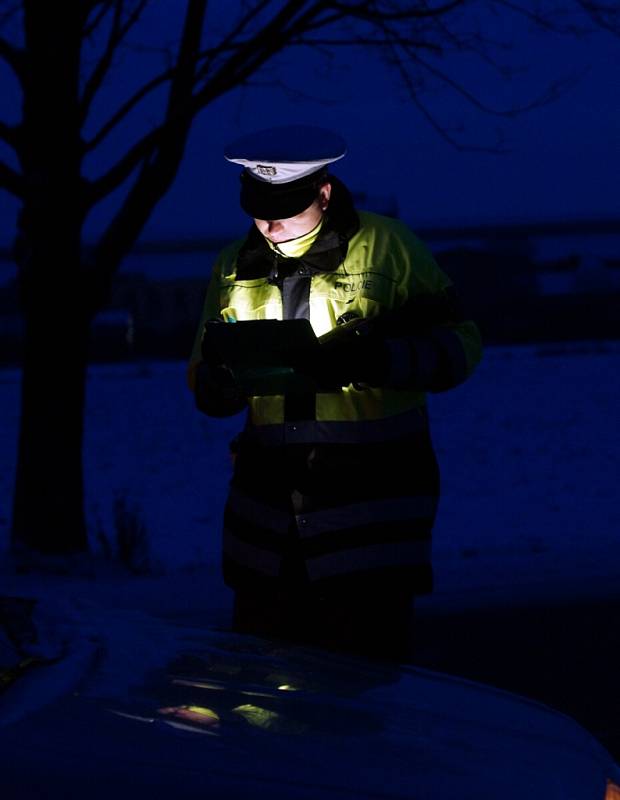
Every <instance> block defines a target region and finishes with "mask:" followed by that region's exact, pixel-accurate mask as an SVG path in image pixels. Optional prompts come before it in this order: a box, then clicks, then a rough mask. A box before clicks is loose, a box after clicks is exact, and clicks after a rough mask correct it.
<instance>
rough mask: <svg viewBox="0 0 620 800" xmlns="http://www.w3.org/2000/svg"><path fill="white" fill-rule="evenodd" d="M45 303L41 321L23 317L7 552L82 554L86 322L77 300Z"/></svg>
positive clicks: (84, 534)
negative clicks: (20, 549)
mask: <svg viewBox="0 0 620 800" xmlns="http://www.w3.org/2000/svg"><path fill="white" fill-rule="evenodd" d="M47 300H48V303H47V310H46V311H45V312H44V313H35V314H33V313H30V314H27V316H26V330H25V339H24V352H23V373H22V398H21V424H20V433H19V445H18V460H17V473H16V481H15V495H14V507H13V524H12V539H13V541H12V544H13V548H14V549H15V548H16V546H19V544H21V545H26V546H27V547H29V548H32V549H34V550H37V551H40V552H43V553H70V552H76V551H83V550H85V549H87V546H88V539H87V532H86V524H85V518H84V492H83V477H82V438H83V437H82V433H83V417H84V398H85V379H86V364H87V347H88V344H87V337H88V320H87V318H86V316H85V315H84V313H83V310H82V309H80V308H79V300H78V299H77V298H75V296H74V297H73V298H71V296H68V297H67V296H65V297H64V298H63V299H61V298H59V297H48V298H47ZM18 543H19V544H18Z"/></svg>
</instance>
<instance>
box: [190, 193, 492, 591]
mask: <svg viewBox="0 0 620 800" xmlns="http://www.w3.org/2000/svg"><path fill="white" fill-rule="evenodd" d="M347 212H348V213H347V214H345V215H344V221H343V219H342V218H340V219H339V218H338V217H337V216H336V215H334V216H335V220H334V221H333V224H332V225H331V226H330V225H327V226H325V227H326V230H325V232H323V231H322V235H321V236H320V237H319V239H318V240H317V241H316V242H315V243H314V245H313V246H312V247H311V249H310V250H309V251H308V253H306V254H305V255H304V256H303V257H302V258H300V259H289V258H287V259H283V258H282V257H280V256H278V255H277V254H275V253H274V252H273V250H272V249H270V248H269V247H268V246H267V245H266V243H265V241H264V239H263V237H262V236H261V235H260V233H259V232H258V231H257V230H256V229H253V230H252V231H251V233H250V234H249V236H248V237H247V238H246V239H245V240H243V241H239V242H235V243H233V244H232V245H230V246H229V247H228V248H226V249H225V250H223V251H222V253H221V254H220V256H219V258H218V260H217V263H216V264H215V267H214V270H213V274H212V278H211V281H210V284H209V287H208V291H207V297H206V302H205V307H204V312H203V316H202V319H201V322H200V325H199V330H198V334H197V337H196V342H195V346H194V350H193V353H192V358H191V361H190V365H189V385H190V388H192V389H194V387H195V370H196V367H197V365H198V364H199V363H200V361H201V338H202V330H203V325H204V322H205V321H206V320H208V319H214V318H220V319H222V320H224V321H225V322H233V321H242V320H260V319H293V318H298V317H305V318H308V319H309V320H310V323H311V325H312V327H313V329H314V332H315V333H316V335H317V336H321V335H323V334H325V333H327V332H328V331H330V330H332V329H334V328H335V327H336V326H337V325H338V324H340V323H341V322H342V321H344V320H348V319H351V318H356V317H358V318H365V319H373V320H375V319H376V320H377V321H378V322H379V323H380V322H383V321H384V320H386V321H388V322H389V321H391V320H393V321H394V324H387V325H386V326H385V328H384V339H385V341H386V342H387V345H388V349H387V354H388V358H389V362H390V363H389V365H388V368H387V377H386V380H385V382H384V384H383V385H381V386H375V387H370V386H364V385H359V384H355V385H353V384H351V385H349V386H344V387H342V389H341V390H340V391H325V392H322V391H319V392H317V393H316V394H313V395H312V396H311V397H306V398H305V399H304V400H303V401H302V402H300V399H299V397H294V398H292V397H289V396H283V395H276V396H256V397H250V398H248V416H247V424H246V427H245V430H244V432H243V435H242V437H241V442H242V444H241V446H240V450H239V454H238V457H237V461H236V465H235V473H234V475H233V480H232V486H231V492H230V496H229V498H228V503H227V506H226V512H225V520H224V525H225V532H224V572H225V577H226V580H227V582H228V583H229V584H230V585H231V586H233V587H239V586H245V585H247V584H248V583H252V582H256V581H258V582H264V581H267V582H271V581H273V580H278V579H282V578H283V575H284V577H286V574H288V573H289V572H290V569H291V568H290V564H291V563H292V561H293V562H295V563H296V564H297V567H295V569H294V570H293V571H294V573H295V574H296V575H298V574H299V571H300V570H299V565H300V564H301V565H302V569H301V572H302V574H303V575H305V576H307V578H308V579H309V580H310V581H317V582H326V581H327V582H329V581H332V580H334V579H338V580H342V579H347V580H354V579H356V578H360V577H362V576H364V579H366V578H367V577H368V576H381V578H382V579H385V580H387V581H389V582H392V581H394V580H400V581H401V582H402V581H404V582H405V583H407V585H409V586H411V589H412V591H413V592H414V593H422V592H426V591H430V587H431V574H432V571H431V566H430V540H431V530H432V525H433V522H434V518H435V513H436V508H437V500H438V493H439V483H438V471H437V464H436V460H435V455H434V452H433V448H432V443H431V439H430V434H429V431H428V424H427V411H426V397H427V392H437V391H444V390H447V389H450V388H452V387H453V386H456V385H458V384H460V383H462V382H463V381H464V380H466V378H467V377H468V376H469V375H470V374H471V373H472V372H473V370H474V369H475V366H476V365H477V363H478V362H479V360H480V357H481V342H480V335H479V332H478V328H477V326H476V324H475V323H474V322H473V321H471V320H468V319H465V318H463V315H462V314H461V313H460V311H459V309H458V304H457V302H456V298H455V292H454V287H453V286H452V283H451V281H450V279H449V278H448V277H447V276H446V275H445V274H444V273H443V272H442V271H441V269H440V268H439V267H438V265H437V264H436V262H435V260H434V259H433V257H432V255H431V254H430V252H429V250H428V249H427V247H426V246H425V245H424V244H423V243H422V242H421V241H420V240H419V239H418V238H417V237H416V236H415V235H414V233H413V232H412V231H411V230H410V229H409V228H408V227H406V226H405V225H404V224H402V223H401V222H399V221H397V220H395V219H391V218H387V217H382V216H379V215H376V214H371V213H368V212H357V213H355V212H353V210H352V208H350V209H347ZM291 559H292V561H291ZM377 579H379V578H378V577H377Z"/></svg>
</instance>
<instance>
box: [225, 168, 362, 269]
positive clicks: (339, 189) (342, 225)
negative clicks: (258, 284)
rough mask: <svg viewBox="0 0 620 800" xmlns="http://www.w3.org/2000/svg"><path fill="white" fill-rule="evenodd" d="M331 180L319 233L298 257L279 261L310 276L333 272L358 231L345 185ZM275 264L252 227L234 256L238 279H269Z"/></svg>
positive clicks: (253, 226)
mask: <svg viewBox="0 0 620 800" xmlns="http://www.w3.org/2000/svg"><path fill="white" fill-rule="evenodd" d="M330 181H331V184H332V197H331V200H330V204H329V212H328V214H327V216H326V219H325V222H324V223H323V227H322V228H321V233H320V234H319V236H318V238H317V239H316V241H315V242H314V243H313V244H312V246H311V247H310V249H309V250H308V251H307V252H306V253H304V255H303V256H302V257H301V258H299V259H296V258H291V259H281V258H280V259H279V263H280V265H282V266H283V265H284V263H287V262H290V265H291V266H293V262H294V263H295V265H298V264H303V265H304V267H306V268H308V269H309V270H310V272H311V273H313V272H333V271H334V270H336V269H337V268H338V267H339V266H340V264H342V262H343V261H344V260H345V258H346V255H347V251H348V248H349V241H350V240H351V238H352V237H353V236H354V235H355V234H356V233H357V231H358V230H359V227H360V220H359V216H358V215H357V212H356V211H355V208H354V206H353V200H352V198H351V194H350V193H349V190H348V189H347V188H346V186H345V185H344V184H343V183H342V182H341V181H340V180H338V178H335V177H333V176H331V177H330ZM277 261H278V257H277V256H276V255H275V254H274V252H273V251H272V250H271V248H270V247H269V245H268V244H267V242H266V241H265V238H264V237H263V235H262V233H261V232H260V231H259V230H258V228H257V227H256V225H252V227H251V228H250V230H249V232H248V235H247V237H246V239H245V241H244V243H243V244H242V245H241V250H240V251H239V254H238V256H237V280H251V279H252V278H268V277H271V276H272V275H273V273H274V268H275V265H276V263H277ZM283 262H284V263H283Z"/></svg>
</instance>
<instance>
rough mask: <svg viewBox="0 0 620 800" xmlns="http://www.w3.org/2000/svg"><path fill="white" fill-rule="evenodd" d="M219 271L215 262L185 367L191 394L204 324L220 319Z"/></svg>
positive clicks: (199, 355)
mask: <svg viewBox="0 0 620 800" xmlns="http://www.w3.org/2000/svg"><path fill="white" fill-rule="evenodd" d="M220 271H221V265H220V263H219V262H217V263H216V264H215V266H214V267H213V272H212V273H211V278H210V280H209V284H208V286H207V293H206V297H205V302H204V305H203V308H202V314H201V315H200V322H199V323H198V330H197V331H196V336H195V337H194V345H193V347H192V353H191V356H190V360H189V364H188V367H187V385H188V387H189V389H190V391H191V392H195V391H196V371H197V369H198V365H199V364H200V363H201V362H202V335H203V332H204V326H205V322H206V321H207V320H208V319H218V318H219V317H220V298H219V294H220Z"/></svg>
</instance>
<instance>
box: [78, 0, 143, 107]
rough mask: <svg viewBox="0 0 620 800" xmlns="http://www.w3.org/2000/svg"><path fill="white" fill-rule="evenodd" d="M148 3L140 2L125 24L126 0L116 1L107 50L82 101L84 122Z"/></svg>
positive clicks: (89, 81)
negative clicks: (115, 57) (117, 54)
mask: <svg viewBox="0 0 620 800" xmlns="http://www.w3.org/2000/svg"><path fill="white" fill-rule="evenodd" d="M148 1H149V0H140V2H138V3H137V5H136V7H135V8H134V9H133V11H132V12H131V14H129V16H128V17H127V19H126V20H125V22H124V23H123V22H122V15H123V8H124V5H125V3H124V0H115V9H114V19H113V21H112V26H111V29H110V35H109V37H108V41H107V44H106V47H105V50H104V52H103V54H102V56H101V58H100V59H99V62H98V63H97V65H96V66H95V69H94V70H93V72H92V74H91V76H90V78H89V79H88V80H87V82H86V85H85V87H84V93H83V95H82V98H81V100H80V116H81V118H82V120H85V119H86V117H87V116H88V112H89V109H90V106H91V104H92V102H93V99H94V98H95V95H96V94H97V92H98V90H99V89H100V88H101V85H102V83H103V80H104V78H105V76H106V75H107V73H108V71H109V69H110V66H111V64H112V61H113V58H114V54H115V53H116V50H117V48H118V47H119V45H120V44H121V42H122V41H123V39H124V38H125V37H126V36H127V34H128V33H129V31H130V30H131V29H132V28H133V26H134V25H135V24H136V23H137V22H138V20H139V19H140V17H141V16H142V12H143V11H144V9H145V8H146V6H147V4H148Z"/></svg>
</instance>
